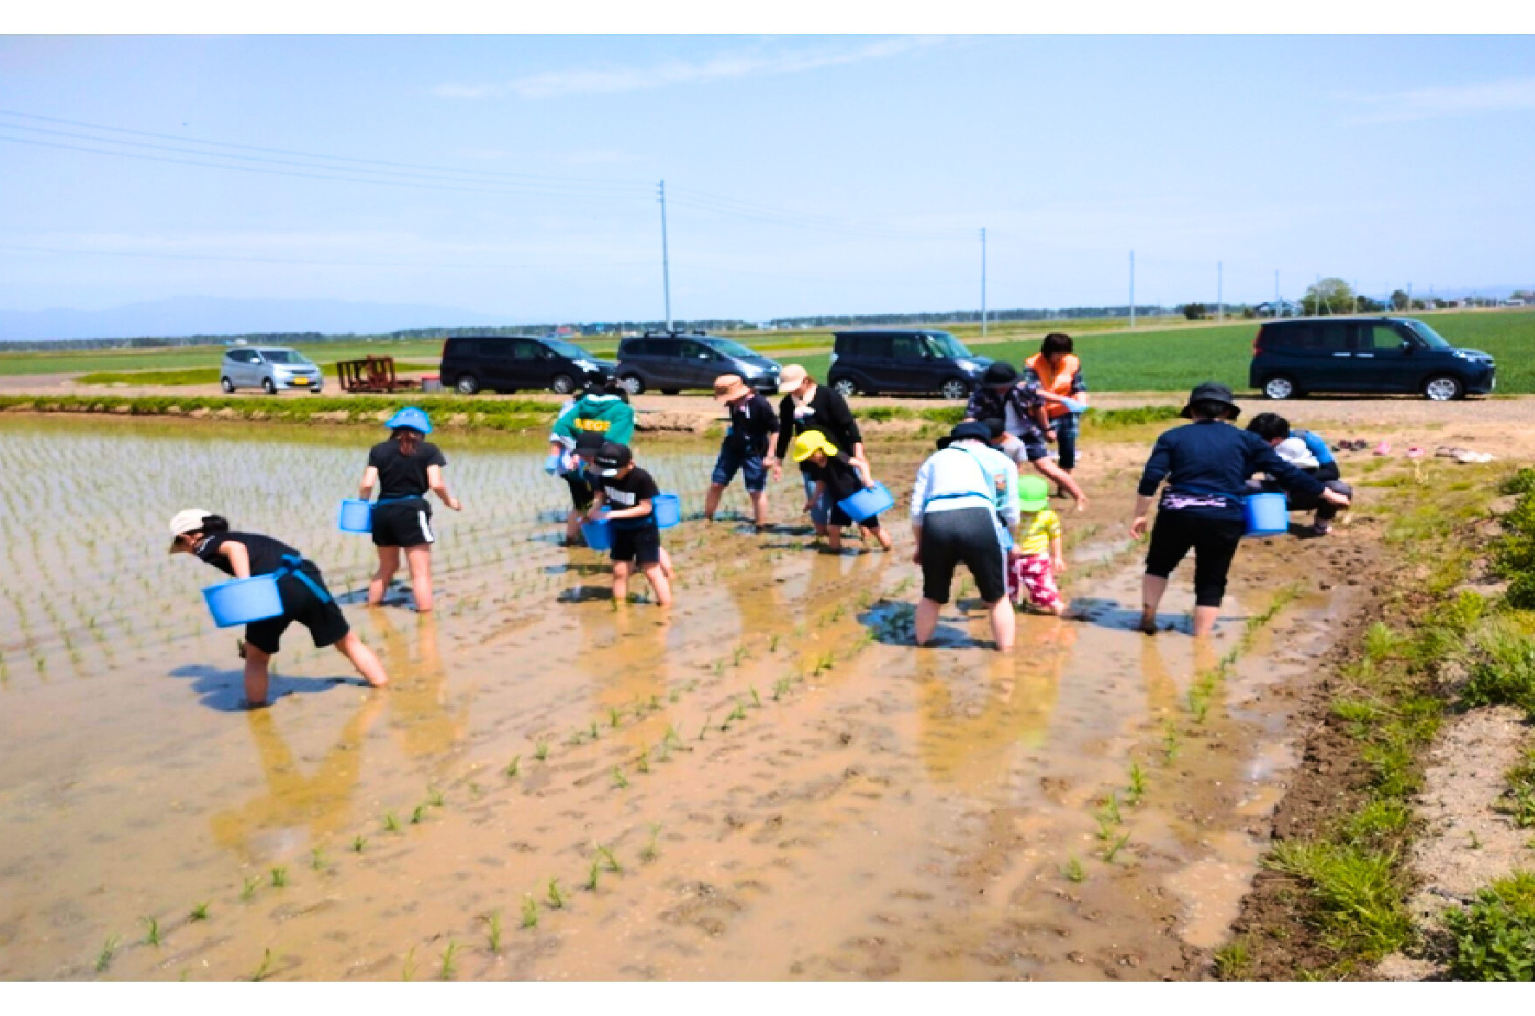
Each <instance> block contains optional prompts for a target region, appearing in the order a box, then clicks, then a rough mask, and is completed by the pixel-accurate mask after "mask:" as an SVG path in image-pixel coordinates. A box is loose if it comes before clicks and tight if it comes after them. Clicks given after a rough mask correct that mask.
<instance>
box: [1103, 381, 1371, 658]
mask: <svg viewBox="0 0 1535 1016" xmlns="http://www.w3.org/2000/svg"><path fill="white" fill-rule="evenodd" d="M1241 412H1242V411H1241V409H1239V408H1238V407H1237V405H1236V403H1235V402H1234V401H1233V400H1232V396H1231V389H1230V388H1228V387H1227V386H1226V385H1223V384H1218V383H1216V382H1214V381H1206V382H1205V383H1204V384H1201V385H1198V386H1196V387H1195V388H1194V391H1193V392H1192V394H1190V395H1189V401H1188V405H1186V406H1184V407H1183V416H1185V417H1187V418H1188V419H1190V420H1191V421H1193V422H1191V423H1188V424H1185V425H1184V426H1181V427H1174V428H1173V429H1172V430H1169V431H1165V432H1164V433H1163V434H1162V435H1161V436H1160V437H1158V438H1157V443H1156V446H1155V447H1154V448H1152V450H1151V457H1150V458H1148V459H1147V460H1146V468H1145V470H1144V471H1143V472H1142V473H1141V482H1140V486H1139V488H1138V491H1137V493H1138V494H1139V496H1138V498H1137V499H1136V502H1135V517H1134V519H1133V520H1132V521H1131V522H1130V535H1131V536H1132V537H1134V538H1135V539H1137V540H1138V539H1140V538H1141V537H1143V536H1145V535H1146V530H1147V528H1148V527H1147V522H1146V516H1147V513H1148V512H1149V511H1150V509H1151V501H1152V497H1153V496H1154V495H1155V494H1156V492H1157V488H1158V487H1159V486H1161V485H1162V481H1163V480H1166V481H1167V487H1166V489H1165V490H1164V491H1163V492H1162V498H1161V504H1160V506H1159V508H1158V511H1157V521H1156V525H1155V526H1152V527H1150V528H1151V546H1150V547H1149V548H1148V549H1147V551H1146V574H1145V576H1144V578H1142V580H1141V620H1140V630H1141V631H1144V632H1145V633H1146V634H1148V635H1153V634H1155V633H1156V630H1157V626H1156V617H1157V607H1158V605H1159V604H1161V602H1162V595H1163V594H1164V593H1165V592H1167V578H1168V576H1169V575H1171V574H1172V572H1173V569H1174V568H1176V567H1177V566H1178V563H1179V562H1180V561H1182V560H1183V558H1184V557H1185V556H1186V555H1187V554H1188V552H1189V551H1190V550H1193V551H1194V634H1195V636H1198V637H1203V636H1206V635H1209V634H1210V632H1211V631H1213V630H1214V628H1215V619H1216V617H1217V615H1219V613H1220V605H1221V600H1222V599H1223V598H1224V597H1225V595H1226V576H1227V574H1228V573H1229V572H1230V570H1231V560H1232V558H1233V557H1234V556H1235V555H1236V552H1237V546H1238V545H1239V544H1240V543H1241V541H1242V535H1243V532H1244V530H1245V528H1246V527H1245V523H1244V521H1243V512H1242V497H1243V495H1244V494H1246V493H1248V488H1247V479H1248V477H1250V476H1252V475H1253V474H1254V473H1267V474H1269V475H1270V476H1272V477H1274V479H1275V481H1276V482H1277V483H1278V484H1279V485H1280V486H1281V487H1283V488H1284V489H1285V490H1289V491H1293V492H1296V493H1298V494H1300V495H1302V496H1305V497H1313V498H1318V499H1319V500H1322V501H1326V502H1327V503H1329V504H1333V505H1338V506H1340V507H1346V506H1347V505H1348V503H1349V499H1348V498H1347V497H1345V496H1344V495H1342V494H1340V493H1338V492H1336V491H1332V490H1328V489H1327V488H1326V487H1324V486H1323V485H1322V484H1321V483H1320V482H1319V481H1318V480H1316V479H1315V478H1313V477H1311V476H1308V475H1307V474H1306V473H1305V472H1303V471H1302V470H1300V469H1297V468H1296V467H1294V466H1292V465H1290V463H1288V462H1286V461H1285V460H1284V459H1282V458H1280V457H1279V456H1278V455H1276V454H1275V453H1274V449H1273V448H1270V447H1269V445H1268V442H1266V441H1264V440H1263V439H1262V438H1260V437H1259V436H1258V435H1256V434H1253V433H1250V432H1249V431H1245V430H1237V429H1236V428H1235V427H1230V426H1227V425H1226V423H1227V422H1229V421H1231V420H1235V419H1236V418H1237V416H1238V415H1240V414H1241Z"/></svg>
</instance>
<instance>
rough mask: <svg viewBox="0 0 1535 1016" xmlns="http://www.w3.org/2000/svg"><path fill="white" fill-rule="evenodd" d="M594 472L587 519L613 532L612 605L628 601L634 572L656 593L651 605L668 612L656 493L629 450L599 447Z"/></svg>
mask: <svg viewBox="0 0 1535 1016" xmlns="http://www.w3.org/2000/svg"><path fill="white" fill-rule="evenodd" d="M593 467H594V471H595V472H596V473H597V476H598V477H599V479H598V487H597V503H596V504H594V505H593V506H592V508H591V511H590V512H588V513H587V514H588V517H589V518H591V519H592V520H593V521H595V520H597V519H599V518H601V519H605V520H606V521H607V523H608V525H609V526H611V527H612V533H613V549H612V551H611V552H610V556H611V557H612V560H613V600H614V602H616V603H623V602H625V601H626V600H627V599H628V598H629V576H630V575H632V574H634V571H635V569H636V568H638V569H639V570H640V571H641V572H644V574H645V578H647V579H649V580H650V585H651V588H653V589H654V590H655V591H656V603H658V604H660V605H661V606H663V607H670V606H671V605H672V584H671V562H670V561H669V560H668V559H667V556H666V551H665V550H664V549H662V547H661V529H660V527H659V526H658V525H657V524H656V516H655V499H656V497H657V495H659V494H660V493H661V488H660V487H658V486H656V481H655V479H654V478H653V477H652V476H651V475H650V474H649V473H648V472H646V471H645V470H643V469H641V468H640V467H639V466H636V465H635V464H634V453H633V452H632V451H630V450H629V446H628V445H623V444H618V443H616V442H614V441H608V442H606V443H604V444H603V446H602V448H601V449H600V450H599V451H598V452H597V456H596V458H595V459H594V460H593Z"/></svg>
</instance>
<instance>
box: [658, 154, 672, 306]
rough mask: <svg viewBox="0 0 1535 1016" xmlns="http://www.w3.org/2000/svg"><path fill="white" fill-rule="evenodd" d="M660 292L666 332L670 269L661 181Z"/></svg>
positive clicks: (664, 197) (669, 303)
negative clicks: (664, 307)
mask: <svg viewBox="0 0 1535 1016" xmlns="http://www.w3.org/2000/svg"><path fill="white" fill-rule="evenodd" d="M660 194H661V291H662V293H663V294H664V295H665V297H666V330H667V331H671V330H672V268H671V262H670V261H669V259H668V258H667V252H666V181H665V180H662V181H661V188H660Z"/></svg>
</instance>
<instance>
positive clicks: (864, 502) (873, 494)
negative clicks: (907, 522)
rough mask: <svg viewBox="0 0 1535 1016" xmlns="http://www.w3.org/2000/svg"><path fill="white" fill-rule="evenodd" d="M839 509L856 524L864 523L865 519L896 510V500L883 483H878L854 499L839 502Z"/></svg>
mask: <svg viewBox="0 0 1535 1016" xmlns="http://www.w3.org/2000/svg"><path fill="white" fill-rule="evenodd" d="M837 507H838V508H841V509H842V511H843V514H845V515H846V516H847V517H848V518H850V519H852V520H853V521H854V522H862V521H863V520H864V519H867V518H872V517H873V516H875V515H878V514H879V513H880V512H883V511H889V510H890V509H891V508H894V507H895V498H894V497H892V496H891V495H890V491H889V490H887V489H886V488H885V485H884V484H883V483H876V484H875V485H874V486H872V487H870V488H868V489H866V490H860V491H859V492H858V493H856V494H854V495H853V496H852V497H846V498H843V499H842V500H841V501H838V502H837Z"/></svg>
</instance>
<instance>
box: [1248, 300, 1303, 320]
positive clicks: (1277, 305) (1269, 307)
mask: <svg viewBox="0 0 1535 1016" xmlns="http://www.w3.org/2000/svg"><path fill="white" fill-rule="evenodd" d="M1253 313H1254V314H1256V315H1258V316H1259V317H1304V316H1305V313H1306V312H1305V310H1304V309H1302V307H1301V305H1300V304H1298V303H1295V302H1293V301H1291V300H1273V301H1265V302H1263V303H1260V304H1258V305H1257V306H1256V307H1254V308H1253Z"/></svg>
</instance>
